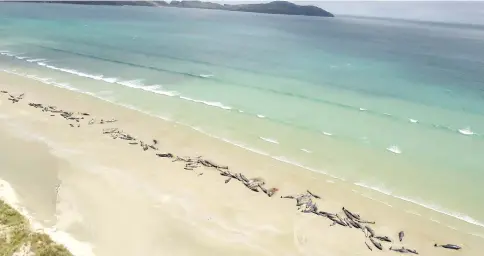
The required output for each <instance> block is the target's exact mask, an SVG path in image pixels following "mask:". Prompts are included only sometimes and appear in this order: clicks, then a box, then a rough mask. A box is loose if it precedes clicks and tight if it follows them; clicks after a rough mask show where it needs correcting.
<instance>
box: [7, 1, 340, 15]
mask: <svg viewBox="0 0 484 256" xmlns="http://www.w3.org/2000/svg"><path fill="white" fill-rule="evenodd" d="M8 2H10V1H8ZM12 2H13V1H12ZM23 2H24V3H25V2H27V3H57V4H59V3H62V4H85V5H115V6H124V5H130V6H156V7H178V8H198V9H213V10H224V11H236V12H256V13H269V14H286V15H304V16H319V17H334V15H333V14H332V13H330V12H327V11H325V10H323V9H321V8H319V7H316V6H313V5H305V6H302V5H297V4H293V3H290V2H286V1H274V2H270V3H261V4H235V5H231V4H217V3H211V2H201V1H171V2H170V3H167V2H165V1H23Z"/></svg>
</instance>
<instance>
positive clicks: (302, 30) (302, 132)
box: [0, 3, 484, 225]
mask: <svg viewBox="0 0 484 256" xmlns="http://www.w3.org/2000/svg"><path fill="white" fill-rule="evenodd" d="M0 20H1V22H0V36H1V37H2V39H3V40H2V41H1V42H0V67H1V69H2V70H4V71H7V72H10V73H15V74H17V75H21V76H28V77H29V78H31V79H35V80H40V81H42V82H45V83H48V84H51V85H53V86H59V87H64V88H71V89H76V90H79V91H83V92H88V93H92V94H94V95H96V96H98V97H102V98H105V99H107V100H110V101H114V102H117V103H119V104H123V105H126V106H131V107H134V108H137V109H140V110H143V111H145V112H149V113H152V114H155V115H159V116H161V117H164V118H167V119H171V120H174V121H178V122H181V123H184V124H186V125H189V126H192V127H196V129H198V130H200V131H203V132H205V133H208V134H211V135H213V136H217V137H219V138H221V139H224V140H226V141H229V142H232V143H235V144H237V145H240V146H243V147H246V148H249V149H253V150H255V151H257V152H259V153H264V154H267V155H269V156H272V157H277V158H278V159H280V160H282V161H286V162H292V163H295V164H298V165H302V166H305V167H307V168H308V169H311V170H314V171H321V172H326V173H328V174H330V175H332V176H336V177H340V178H343V179H345V180H347V181H350V182H354V183H356V184H357V185H359V186H360V187H361V186H363V187H367V188H373V189H376V190H378V191H380V192H383V193H385V194H390V195H393V196H397V197H399V198H401V199H404V200H411V201H414V202H416V203H419V204H424V205H428V206H429V207H432V208H433V209H436V210H439V211H441V212H447V213H450V214H454V215H456V216H457V215H458V216H459V218H461V219H464V220H466V221H468V222H471V223H474V224H478V225H482V224H481V223H483V222H484V208H483V206H482V204H479V203H478V202H481V201H482V200H483V199H484V193H482V189H481V188H480V186H479V185H480V181H481V180H482V178H484V177H483V176H484V174H483V173H482V170H483V167H484V161H483V160H482V155H483V153H484V118H483V116H484V103H483V100H484V77H483V76H482V74H481V73H482V70H484V47H482V46H483V45H484V33H483V32H484V29H483V28H482V27H479V26H465V25H459V26H453V25H452V24H448V25H444V24H435V23H423V22H420V23H419V22H404V21H397V20H384V19H378V20H371V19H351V18H334V19H324V18H313V17H286V16H277V15H261V14H250V13H233V12H219V11H208V10H186V9H185V10H184V9H174V8H145V7H143V8H139V7H103V6H70V5H49V6H46V5H38V4H21V3H15V4H2V8H1V10H0ZM463 198H465V200H463ZM457 213H458V214H457Z"/></svg>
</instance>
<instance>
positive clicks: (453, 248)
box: [434, 244, 462, 250]
mask: <svg viewBox="0 0 484 256" xmlns="http://www.w3.org/2000/svg"><path fill="white" fill-rule="evenodd" d="M434 246H435V247H442V248H446V249H451V250H460V249H462V247H460V246H458V245H455V244H442V245H438V244H434Z"/></svg>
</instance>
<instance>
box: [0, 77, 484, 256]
mask: <svg viewBox="0 0 484 256" xmlns="http://www.w3.org/2000/svg"><path fill="white" fill-rule="evenodd" d="M0 90H7V91H8V92H10V93H12V94H15V95H18V94H20V93H25V97H24V99H22V100H21V101H20V102H18V103H15V104H12V103H11V102H10V101H8V100H7V98H8V96H7V95H5V94H0V152H2V154H0V179H2V180H5V181H6V182H8V183H9V184H10V185H11V186H12V188H13V189H14V190H15V193H16V195H17V197H18V200H19V202H20V203H21V204H22V205H23V207H25V209H26V212H29V213H30V215H31V218H33V219H35V220H36V221H38V222H39V223H41V224H42V226H44V227H48V228H50V229H48V230H50V232H51V233H50V234H51V236H53V238H54V240H56V241H60V242H63V243H64V244H65V245H66V247H67V248H68V249H70V250H71V252H72V253H74V254H76V255H98V256H103V255H119V256H124V255H173V256H175V255H277V256H282V255H345V256H346V255H395V254H398V253H396V252H393V251H389V250H388V248H389V247H390V246H391V245H393V246H394V247H398V246H402V245H404V246H405V247H408V248H411V249H416V250H417V251H418V252H419V253H420V255H443V256H444V255H481V253H480V251H479V247H480V246H479V245H481V244H482V243H483V242H484V239H483V238H481V237H478V236H476V235H471V234H470V233H479V232H481V233H482V229H481V228H477V227H475V226H473V225H470V224H467V223H465V222H462V221H459V220H456V219H454V218H451V217H446V216H443V215H440V214H436V213H434V212H430V211H428V210H425V209H424V208H421V207H417V206H415V205H413V204H411V203H405V202H402V201H397V200H393V199H391V198H385V201H386V202H387V203H388V204H390V205H391V206H389V205H388V204H383V203H380V202H378V201H375V200H370V199H368V198H366V197H363V196H362V195H361V192H360V191H357V190H355V187H354V186H353V185H352V184H347V183H345V182H343V181H337V180H336V181H335V182H328V180H330V181H331V180H334V179H333V178H330V177H328V176H326V175H323V174H319V173H313V172H310V171H307V170H305V169H302V168H298V167H295V166H293V165H289V164H285V163H282V162H280V161H277V160H274V159H271V158H268V157H265V156H261V155H257V154H255V153H253V152H249V151H246V150H244V149H241V148H238V147H236V146H233V145H230V144H227V143H224V142H222V141H220V140H217V139H215V138H211V137H209V136H206V135H203V134H201V133H199V132H197V131H194V130H192V129H190V128H188V127H184V126H180V125H177V124H175V123H172V122H167V121H164V120H161V119H159V118H156V117H152V116H149V115H146V114H142V113H140V112H138V111H135V110H130V109H127V108H124V107H121V106H118V105H115V104H112V103H108V102H105V101H102V100H99V99H96V98H94V97H92V96H89V95H85V94H81V93H77V92H72V91H68V90H65V89H60V88H55V87H52V86H50V85H46V84H42V83H40V82H36V81H32V80H28V79H25V78H21V77H17V76H14V75H10V74H0ZM29 102H34V103H42V104H46V105H54V106H57V107H58V108H59V109H63V110H66V111H80V112H88V113H90V114H91V115H92V116H96V117H97V118H98V119H100V118H104V120H107V119H111V118H113V117H114V118H116V119H117V120H119V121H117V122H115V123H110V124H93V125H88V124H87V122H88V120H89V118H86V119H85V120H81V122H80V125H81V126H80V127H71V126H70V125H69V124H70V123H72V124H74V125H75V126H76V125H77V123H76V122H69V121H67V120H65V119H64V118H62V117H60V116H59V115H58V114H56V115H55V116H51V114H52V113H50V112H42V111H41V110H40V109H37V108H34V107H31V106H28V103H29ZM112 127H117V128H120V129H122V130H123V131H125V132H127V133H129V134H131V135H134V136H136V137H137V138H138V139H141V140H144V141H147V142H150V141H151V140H152V139H157V140H158V141H159V145H158V148H159V152H158V151H157V152H155V151H153V150H151V149H150V150H147V151H143V150H142V149H141V147H140V146H137V145H129V144H128V142H127V141H125V140H120V139H116V140H114V139H112V138H111V137H109V136H107V135H103V134H102V130H103V129H105V128H112ZM166 152H171V153H173V154H176V155H181V156H198V155H201V156H203V157H204V158H206V159H210V160H213V161H214V162H216V163H219V164H221V165H228V166H229V167H230V170H231V171H233V172H241V173H243V174H245V176H247V177H249V178H252V177H263V178H264V179H265V180H266V182H267V185H268V186H269V187H277V188H279V189H280V190H279V191H278V192H277V193H276V194H275V195H274V196H273V197H268V196H266V195H265V194H263V193H256V192H253V191H251V190H249V189H247V188H246V187H245V186H243V185H242V184H241V183H240V182H238V181H231V182H229V183H227V184H226V183H224V180H225V179H226V177H223V176H221V175H220V174H219V172H218V171H216V170H214V169H211V168H198V169H195V170H194V171H188V170H184V169H183V167H184V165H183V163H180V162H172V161H171V160H169V159H164V158H159V157H157V156H156V155H155V153H166ZM200 173H203V175H200ZM306 189H309V190H311V191H312V192H314V193H316V194H318V195H320V196H321V197H322V199H321V200H315V202H316V203H317V204H318V207H319V209H320V210H323V211H328V212H339V211H340V210H341V207H342V206H345V207H346V208H348V209H350V210H352V211H354V212H358V213H359V214H360V215H361V216H362V217H363V218H364V219H368V220H374V221H376V224H375V225H372V226H373V228H374V230H375V231H376V232H377V233H378V234H379V235H386V236H389V237H391V238H392V239H393V240H395V241H397V234H398V232H399V231H400V230H404V231H405V234H406V235H405V238H404V242H403V243H400V242H395V243H394V244H392V243H384V242H382V244H383V246H384V250H383V251H378V250H377V249H376V248H373V251H370V250H368V248H367V247H366V245H365V243H364V242H365V235H364V234H363V232H361V230H357V229H355V228H352V229H350V228H345V227H341V226H338V225H336V226H330V224H331V223H332V222H331V221H330V220H328V219H326V218H324V217H320V216H317V215H314V214H308V213H301V212H299V211H297V208H296V206H295V204H296V203H295V201H294V200H290V199H281V198H280V196H285V195H289V194H296V193H304V192H305V191H306ZM353 190H354V191H353ZM364 193H365V194H368V195H370V194H371V192H368V191H365V192H364ZM372 196H373V197H374V198H380V197H381V196H382V195H376V194H375V195H372ZM392 200H393V201H392ZM405 210H408V211H412V212H415V211H416V212H419V213H420V214H422V215H424V216H427V215H428V216H434V219H438V220H439V221H440V222H441V223H437V222H434V221H430V220H428V218H427V217H423V216H418V215H414V214H410V213H408V212H406V211H405ZM442 223H445V224H442ZM448 225H451V226H452V227H454V228H455V229H457V230H455V229H452V228H449V227H448ZM58 234H63V235H58ZM67 234H69V236H68V235H67ZM366 241H367V242H368V240H366ZM435 242H438V243H454V244H459V245H461V246H462V247H463V250H461V251H449V250H446V249H442V248H434V247H433V245H434V243H435ZM368 243H369V242H368ZM88 245H89V246H88Z"/></svg>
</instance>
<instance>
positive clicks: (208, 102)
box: [179, 96, 232, 110]
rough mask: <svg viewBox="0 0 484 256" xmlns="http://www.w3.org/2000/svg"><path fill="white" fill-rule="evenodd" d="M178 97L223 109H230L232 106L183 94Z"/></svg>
mask: <svg viewBox="0 0 484 256" xmlns="http://www.w3.org/2000/svg"><path fill="white" fill-rule="evenodd" d="M179 97H180V99H184V100H188V101H193V102H196V103H202V104H205V105H208V106H212V107H218V108H221V109H225V110H231V109H232V107H229V106H225V105H224V104H222V103H221V102H216V101H204V100H196V99H192V98H189V97H185V96H179Z"/></svg>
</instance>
